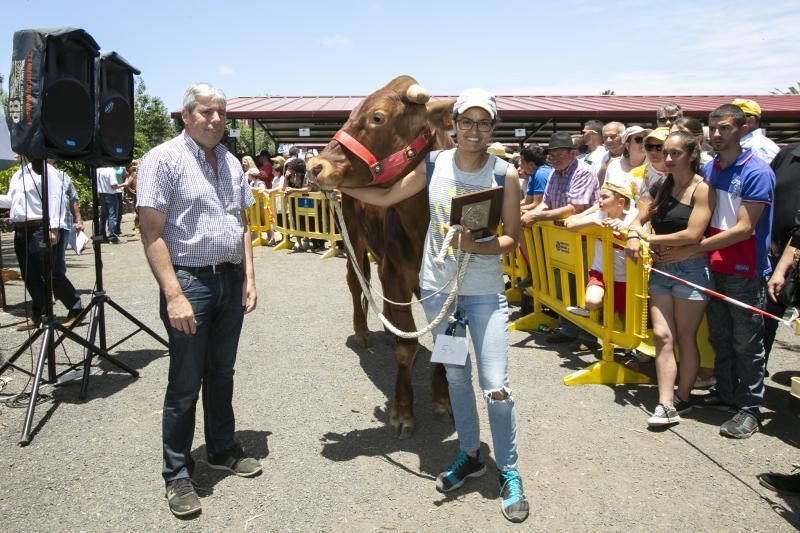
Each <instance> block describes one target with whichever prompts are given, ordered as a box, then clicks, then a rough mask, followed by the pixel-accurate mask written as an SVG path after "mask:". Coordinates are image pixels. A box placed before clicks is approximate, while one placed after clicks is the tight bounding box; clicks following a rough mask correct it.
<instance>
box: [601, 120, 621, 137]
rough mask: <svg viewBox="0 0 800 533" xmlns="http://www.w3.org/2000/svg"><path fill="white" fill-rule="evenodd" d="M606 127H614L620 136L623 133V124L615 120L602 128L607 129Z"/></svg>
mask: <svg viewBox="0 0 800 533" xmlns="http://www.w3.org/2000/svg"><path fill="white" fill-rule="evenodd" d="M608 126H614V127H615V128H617V132H618V133H619V134H620V135H622V134H623V133H625V124H623V123H622V122H617V121H616V120H614V121H611V122H606V124H605V125H604V126H603V127H604V128H607V127H608Z"/></svg>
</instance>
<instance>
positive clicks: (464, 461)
mask: <svg viewBox="0 0 800 533" xmlns="http://www.w3.org/2000/svg"><path fill="white" fill-rule="evenodd" d="M485 473H486V465H485V464H483V461H481V452H480V451H478V455H477V456H476V457H475V458H474V459H473V458H472V457H470V456H469V455H467V453H466V452H465V451H463V450H462V451H461V452H460V453H459V454H458V457H456V460H455V461H454V462H453V464H452V465H450V468H448V469H447V471H446V472H442V473H441V474H439V475H438V476H437V477H436V488H437V489H438V490H439V491H441V492H450V491H451V490H455V489H457V488H458V487H460V486H461V485H463V484H464V482H465V481H466V480H467V478H470V477H478V476H482V475H483V474H485Z"/></svg>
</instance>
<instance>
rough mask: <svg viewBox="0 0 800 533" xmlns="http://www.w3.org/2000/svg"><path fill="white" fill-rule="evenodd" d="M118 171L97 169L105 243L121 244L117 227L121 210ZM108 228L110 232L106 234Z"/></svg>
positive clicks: (104, 168)
mask: <svg viewBox="0 0 800 533" xmlns="http://www.w3.org/2000/svg"><path fill="white" fill-rule="evenodd" d="M118 187H119V183H118V182H117V171H116V169H115V168H114V167H102V168H98V169H97V194H98V196H99V198H100V231H101V232H102V234H103V242H109V241H111V243H112V244H118V243H119V226H117V210H118V209H119V196H118V195H117V188H118ZM106 226H107V227H108V232H106Z"/></svg>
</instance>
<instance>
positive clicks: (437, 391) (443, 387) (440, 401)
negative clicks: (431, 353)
mask: <svg viewBox="0 0 800 533" xmlns="http://www.w3.org/2000/svg"><path fill="white" fill-rule="evenodd" d="M432 366H433V376H432V380H431V381H432V383H431V390H432V398H431V409H432V410H433V415H434V416H438V417H447V418H450V417H452V416H453V408H452V407H451V406H450V392H449V390H448V389H447V374H446V372H445V370H444V365H441V364H439V363H433V365H432Z"/></svg>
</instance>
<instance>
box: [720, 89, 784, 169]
mask: <svg viewBox="0 0 800 533" xmlns="http://www.w3.org/2000/svg"><path fill="white" fill-rule="evenodd" d="M731 103H732V104H733V105H735V106H737V107H738V108H740V109H741V110H742V111H744V116H745V117H747V122H745V124H744V126H742V133H743V135H742V138H741V140H740V141H739V144H740V145H741V147H742V150H747V149H750V150H752V151H753V154H754V155H755V156H756V157H757V158H759V159H761V160H762V161H764V162H765V163H766V164H768V165H769V164H770V163H772V160H773V159H775V156H776V155H778V152H779V151H780V148H778V145H777V144H775V143H774V142H772V139H770V138H769V137H767V136H766V135H764V130H762V129H761V127H760V126H761V124H760V123H761V106H760V105H758V102H756V101H755V100H747V99H745V98H737V99H736V100H734V101H733V102H731Z"/></svg>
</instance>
